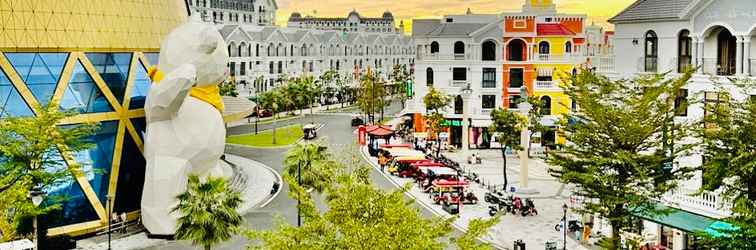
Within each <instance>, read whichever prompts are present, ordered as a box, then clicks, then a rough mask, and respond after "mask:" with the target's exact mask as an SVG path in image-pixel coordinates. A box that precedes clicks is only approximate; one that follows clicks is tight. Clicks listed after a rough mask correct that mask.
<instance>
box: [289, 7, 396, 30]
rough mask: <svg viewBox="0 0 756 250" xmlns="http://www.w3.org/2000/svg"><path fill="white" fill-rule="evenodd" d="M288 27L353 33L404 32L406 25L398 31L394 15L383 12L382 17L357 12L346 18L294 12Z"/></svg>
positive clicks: (350, 13)
mask: <svg viewBox="0 0 756 250" xmlns="http://www.w3.org/2000/svg"><path fill="white" fill-rule="evenodd" d="M287 27H290V28H305V29H318V30H335V31H351V32H385V33H393V32H404V23H402V24H401V25H400V27H399V28H398V29H397V27H396V23H395V21H394V15H393V14H391V12H390V11H386V12H383V15H382V16H381V17H363V16H360V13H358V12H357V11H356V10H352V12H349V14H347V16H346V17H313V16H302V14H300V13H299V12H293V13H291V16H289V21H288V24H287Z"/></svg>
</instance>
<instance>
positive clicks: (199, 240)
mask: <svg viewBox="0 0 756 250" xmlns="http://www.w3.org/2000/svg"><path fill="white" fill-rule="evenodd" d="M176 198H177V199H178V201H179V203H178V205H176V207H174V208H173V210H171V212H172V213H176V212H178V213H180V214H181V217H179V219H178V229H177V230H176V239H180V240H190V241H192V244H194V245H200V246H202V247H204V249H205V250H210V248H211V247H212V246H214V245H217V244H218V243H221V242H223V241H227V240H228V239H230V238H231V236H232V235H233V234H235V233H237V232H239V227H240V226H241V223H242V220H243V219H242V216H241V215H239V213H238V212H237V211H236V209H237V208H238V207H239V205H241V203H242V199H241V194H240V193H239V192H236V191H233V190H231V189H229V187H228V185H227V184H226V181H225V180H224V179H223V178H213V177H208V178H207V180H206V181H205V182H201V181H200V178H199V177H197V176H196V175H191V176H189V182H188V183H187V188H186V191H185V192H184V193H182V194H180V195H179V196H177V197H176Z"/></svg>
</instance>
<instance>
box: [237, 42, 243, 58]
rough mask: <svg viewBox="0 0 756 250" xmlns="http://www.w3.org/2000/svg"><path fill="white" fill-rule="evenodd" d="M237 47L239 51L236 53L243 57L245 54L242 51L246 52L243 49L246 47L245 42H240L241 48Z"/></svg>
mask: <svg viewBox="0 0 756 250" xmlns="http://www.w3.org/2000/svg"><path fill="white" fill-rule="evenodd" d="M237 49H238V51H237V52H236V55H237V56H241V57H243V56H244V54H242V52H244V50H243V49H244V43H241V44H239V48H237Z"/></svg>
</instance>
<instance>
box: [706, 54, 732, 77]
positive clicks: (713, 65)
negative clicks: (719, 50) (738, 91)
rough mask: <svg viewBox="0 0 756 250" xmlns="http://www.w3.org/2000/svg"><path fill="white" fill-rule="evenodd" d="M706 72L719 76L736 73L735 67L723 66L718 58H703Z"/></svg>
mask: <svg viewBox="0 0 756 250" xmlns="http://www.w3.org/2000/svg"><path fill="white" fill-rule="evenodd" d="M702 66H703V71H704V74H709V75H717V76H731V75H734V74H735V67H729V68H728V67H727V66H723V65H722V64H721V63H720V61H719V60H717V59H716V58H704V59H703V65H702Z"/></svg>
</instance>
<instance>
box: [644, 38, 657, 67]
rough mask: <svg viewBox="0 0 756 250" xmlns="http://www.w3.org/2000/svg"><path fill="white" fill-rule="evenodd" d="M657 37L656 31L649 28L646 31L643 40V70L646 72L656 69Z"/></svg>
mask: <svg viewBox="0 0 756 250" xmlns="http://www.w3.org/2000/svg"><path fill="white" fill-rule="evenodd" d="M658 50H659V38H657V37H656V32H654V31H653V30H649V31H648V32H646V42H645V55H644V63H643V64H644V67H643V68H644V70H645V71H646V72H656V69H657V61H658V60H657V57H658V55H659V53H658Z"/></svg>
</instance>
